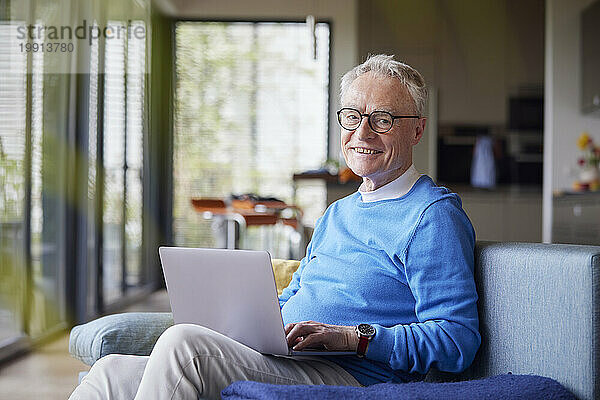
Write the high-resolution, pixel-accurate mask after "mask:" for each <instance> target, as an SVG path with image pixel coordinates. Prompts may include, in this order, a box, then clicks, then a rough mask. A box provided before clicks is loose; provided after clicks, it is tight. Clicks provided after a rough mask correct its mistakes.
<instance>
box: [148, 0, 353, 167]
mask: <svg viewBox="0 0 600 400" xmlns="http://www.w3.org/2000/svg"><path fill="white" fill-rule="evenodd" d="M155 3H156V6H157V7H158V8H159V9H160V10H161V11H162V12H163V13H165V14H167V15H170V16H174V17H179V18H202V19H210V18H215V19H257V20H268V19H274V20H276V19H295V20H299V21H303V20H305V19H306V16H307V15H314V16H315V18H316V19H317V21H319V20H329V21H330V22H331V50H332V51H331V53H332V59H331V81H330V85H331V89H330V94H331V98H330V101H331V105H330V107H329V111H330V114H329V131H330V133H331V134H330V138H329V157H331V158H335V159H338V154H339V148H340V141H339V130H340V128H339V126H338V124H337V116H336V114H335V111H336V110H338V109H339V104H340V103H339V90H340V89H339V88H340V85H339V83H340V78H341V77H342V75H343V74H344V73H345V72H346V71H348V70H349V69H350V68H352V67H353V66H354V65H356V63H357V61H358V51H357V43H358V29H357V27H356V24H357V3H356V0H326V1H325V0H320V1H292V0H253V1H252V2H248V1H245V0H229V1H220V0H202V1H189V0H157V1H156V2H155Z"/></svg>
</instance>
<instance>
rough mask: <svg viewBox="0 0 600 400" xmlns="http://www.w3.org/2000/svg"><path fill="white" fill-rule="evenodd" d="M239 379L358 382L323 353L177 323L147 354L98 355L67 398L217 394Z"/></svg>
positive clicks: (292, 382)
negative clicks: (290, 350) (270, 351)
mask: <svg viewBox="0 0 600 400" xmlns="http://www.w3.org/2000/svg"><path fill="white" fill-rule="evenodd" d="M240 380H251V381H259V382H265V383H275V384H283V385H345V386H360V384H359V383H358V382H357V381H356V379H354V378H353V377H352V375H350V374H349V373H348V372H346V371H345V370H344V369H343V368H341V367H340V366H338V365H337V364H335V363H333V362H330V361H327V360H325V359H323V358H320V357H306V356H303V357H294V358H288V357H276V356H268V355H263V354H261V353H259V352H257V351H254V350H252V349H251V348H249V347H246V346H244V345H242V344H240V343H238V342H236V341H234V340H232V339H230V338H228V337H226V336H223V335H221V334H220V333H217V332H215V331H212V330H210V329H208V328H204V327H202V326H197V325H187V324H180V325H175V326H172V327H171V328H169V329H167V330H166V331H165V332H164V333H163V334H162V336H161V337H160V338H159V339H158V341H157V342H156V346H155V347H154V349H153V350H152V354H150V356H149V357H142V356H128V355H108V356H106V357H103V358H102V359H100V360H98V361H97V362H96V363H95V364H94V366H93V367H92V368H91V370H90V372H89V373H88V375H87V376H86V377H85V378H83V380H82V382H81V384H80V385H79V386H78V387H77V388H76V389H75V391H74V392H73V393H72V394H71V397H70V399H71V400H92V399H94V400H96V399H98V400H100V399H102V400H125V399H127V400H131V399H135V400H152V399H182V400H183V399H186V400H187V399H190V400H197V399H218V398H220V393H221V390H223V389H224V388H225V387H227V386H228V385H229V384H231V383H233V382H235V381H240Z"/></svg>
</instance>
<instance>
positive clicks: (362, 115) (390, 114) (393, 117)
mask: <svg viewBox="0 0 600 400" xmlns="http://www.w3.org/2000/svg"><path fill="white" fill-rule="evenodd" d="M344 110H350V111H355V112H356V113H358V115H360V122H359V123H358V125H356V128H354V129H348V128H346V127H345V126H344V125H342V121H341V118H342V117H341V113H342V111H344ZM375 113H384V114H387V115H389V116H390V117H391V118H392V123H391V125H390V127H389V128H388V129H387V130H385V131H381V130H377V129H375V128H374V127H373V124H372V123H371V116H372V115H373V114H375ZM337 116H338V118H337V120H338V124H340V126H341V127H342V128H344V129H345V130H347V131H355V130H357V129H358V128H359V127H360V124H362V119H363V117H367V122H368V123H369V127H370V128H371V130H372V131H373V132H375V133H381V134H383V133H387V132H389V131H390V130H391V129H392V128H393V127H394V121H395V120H397V119H400V118H421V117H420V116H418V115H392V113H390V112H387V111H383V110H375V111H373V112H372V113H370V114H362V113H361V112H360V111H358V110H357V109H356V108H351V107H342V108H340V109H339V110H338V111H337Z"/></svg>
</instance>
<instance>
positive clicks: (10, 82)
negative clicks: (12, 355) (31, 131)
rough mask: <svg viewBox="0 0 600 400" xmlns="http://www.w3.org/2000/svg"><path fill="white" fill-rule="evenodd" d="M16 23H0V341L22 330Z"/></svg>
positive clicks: (20, 89)
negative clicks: (0, 189) (0, 188)
mask: <svg viewBox="0 0 600 400" xmlns="http://www.w3.org/2000/svg"><path fill="white" fill-rule="evenodd" d="M18 24H19V23H18V22H17V21H15V22H14V23H13V24H5V25H0V121H2V122H1V123H0V187H2V191H0V342H5V341H7V340H11V339H13V338H15V337H18V336H20V335H22V333H23V320H22V317H23V308H24V303H23V300H24V296H23V293H24V291H25V274H24V271H25V258H24V255H25V248H24V244H25V242H24V232H25V230H24V224H25V217H26V209H25V207H24V206H25V194H26V181H25V179H26V176H25V173H24V171H25V166H26V158H25V155H26V141H25V124H26V118H27V115H26V110H27V107H26V97H27V81H26V72H27V59H26V55H25V54H24V53H17V52H15V51H14V46H15V38H16V30H17V26H18Z"/></svg>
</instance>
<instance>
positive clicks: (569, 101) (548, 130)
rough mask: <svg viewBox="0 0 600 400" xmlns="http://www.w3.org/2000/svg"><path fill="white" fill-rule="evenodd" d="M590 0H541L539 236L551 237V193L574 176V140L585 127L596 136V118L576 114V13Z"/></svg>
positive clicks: (599, 134)
mask: <svg viewBox="0 0 600 400" xmlns="http://www.w3.org/2000/svg"><path fill="white" fill-rule="evenodd" d="M593 1H594V0H547V1H546V60H545V66H546V77H545V121H544V124H545V128H544V228H543V232H544V241H545V242H549V241H551V232H552V196H553V193H554V192H555V191H562V190H568V189H569V188H570V187H571V184H572V182H573V180H574V178H575V176H573V173H574V171H576V169H575V166H576V160H577V158H578V157H579V150H578V148H577V146H576V144H575V143H576V140H577V138H578V137H579V135H580V134H581V132H582V131H588V132H589V133H590V134H591V135H592V137H594V139H595V140H596V141H598V140H600V118H598V117H597V116H596V117H591V116H586V115H584V114H582V113H581V111H580V107H581V100H580V99H581V75H580V74H581V70H580V64H581V61H580V57H581V54H580V47H581V42H580V17H581V11H582V10H583V9H584V8H586V7H587V6H588V5H590V4H591V3H593Z"/></svg>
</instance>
